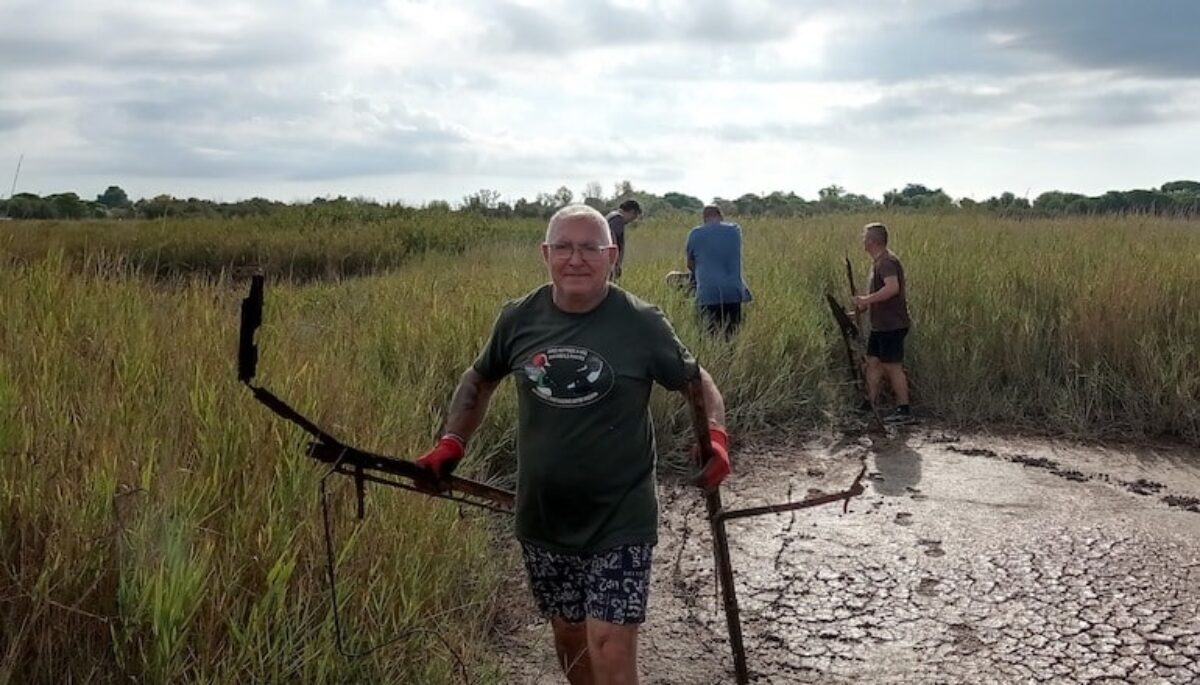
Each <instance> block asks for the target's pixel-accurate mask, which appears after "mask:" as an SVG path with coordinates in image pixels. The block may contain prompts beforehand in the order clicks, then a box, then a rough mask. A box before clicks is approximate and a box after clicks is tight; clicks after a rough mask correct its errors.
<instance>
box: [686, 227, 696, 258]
mask: <svg viewBox="0 0 1200 685" xmlns="http://www.w3.org/2000/svg"><path fill="white" fill-rule="evenodd" d="M684 249H685V250H686V251H687V258H688V259H690V260H692V261H696V229H694V228H693V229H692V230H691V231H690V232H689V233H688V237H687V245H686V246H685V247H684Z"/></svg>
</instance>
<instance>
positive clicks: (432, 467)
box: [417, 434, 466, 480]
mask: <svg viewBox="0 0 1200 685" xmlns="http://www.w3.org/2000/svg"><path fill="white" fill-rule="evenodd" d="M464 452H466V446H465V445H464V444H463V440H462V438H460V437H458V436H457V435H450V434H446V435H443V436H442V439H441V440H438V444H437V446H436V447H434V448H433V449H431V450H429V451H428V452H426V453H425V454H424V455H422V456H421V458H420V459H418V460H417V466H420V467H421V468H423V469H426V470H428V471H429V472H430V473H432V474H433V477H434V479H436V480H441V479H443V478H445V477H446V476H449V475H450V474H451V473H453V472H454V467H455V466H458V462H459V460H460V459H462V458H463V454H464Z"/></svg>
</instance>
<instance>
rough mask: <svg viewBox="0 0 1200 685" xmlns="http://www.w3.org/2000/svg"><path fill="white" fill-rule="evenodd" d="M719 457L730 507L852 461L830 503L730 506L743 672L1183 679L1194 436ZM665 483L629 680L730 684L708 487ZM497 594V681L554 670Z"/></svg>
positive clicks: (527, 619) (940, 439) (1197, 598)
mask: <svg viewBox="0 0 1200 685" xmlns="http://www.w3.org/2000/svg"><path fill="white" fill-rule="evenodd" d="M735 459H736V466H735V468H736V477H735V478H733V479H731V480H730V481H729V483H728V486H727V487H725V488H723V496H724V498H725V506H726V507H727V508H738V507H743V506H753V505H758V504H766V503H773V502H781V501H785V500H788V499H799V498H803V497H807V496H810V495H812V494H816V493H817V492H834V491H837V490H841V489H844V488H845V487H846V486H847V485H848V484H849V483H850V482H851V481H852V480H853V477H854V475H855V473H857V471H858V469H859V468H860V465H861V463H862V460H864V459H865V460H866V463H867V466H868V479H867V480H866V481H865V482H866V484H867V491H866V493H864V495H863V496H861V497H858V498H856V499H855V500H854V501H853V502H852V503H851V505H850V507H849V511H848V512H847V513H845V514H843V513H842V508H841V506H840V505H830V506H824V507H820V508H816V509H807V510H802V511H798V512H794V513H790V514H777V515H767V516H761V517H756V518H750V519H740V520H735V521H730V522H728V531H729V538H730V545H731V550H732V558H733V565H734V571H735V576H736V583H737V591H738V600H739V603H740V606H741V613H742V625H743V631H744V633H745V641H746V651H747V660H748V662H749V667H750V672H751V682H754V683H809V682H811V683H852V682H853V683H862V682H871V683H1041V682H1054V683H1123V682H1135V683H1200V450H1196V449H1189V448H1183V447H1159V448H1145V449H1138V450H1129V449H1106V448H1096V447H1082V446H1074V445H1069V444H1065V443H1054V442H1047V441H1038V440H1020V439H1018V440H1014V439H1008V438H996V437H990V436H959V435H945V434H941V433H936V432H924V431H914V432H910V433H906V434H902V435H898V436H893V437H891V438H888V439H884V438H878V437H877V438H871V437H862V438H848V437H841V438H837V439H835V438H827V439H824V440H822V439H813V440H811V441H809V442H806V443H803V444H797V445H793V446H772V447H763V446H755V445H747V446H742V447H741V448H740V449H739V450H738V451H737V452H736V453H735ZM660 496H661V500H662V509H663V517H662V525H661V532H660V536H661V537H660V541H659V545H658V548H657V550H656V558H655V576H654V584H653V590H652V594H651V609H650V619H649V622H648V623H647V624H646V625H645V627H644V629H643V633H642V641H641V649H640V652H641V654H640V663H641V671H642V676H643V682H644V683H672V684H674V683H687V684H703V683H730V682H733V680H734V678H733V671H732V660H731V658H730V652H729V646H728V642H727V637H726V628H725V618H724V614H723V613H722V612H721V609H720V607H721V604H720V602H719V599H718V597H717V595H716V584H715V577H714V573H713V562H712V552H711V546H710V545H711V542H710V537H709V532H708V526H707V522H706V521H705V519H704V507H703V503H702V501H701V499H700V497H699V496H698V494H697V492H696V491H695V490H694V489H691V488H689V487H687V486H685V485H682V484H678V485H677V484H666V485H663V486H662V488H661V491H660ZM518 585H519V584H518ZM513 594H514V595H522V597H521V599H520V600H516V601H517V603H518V604H519V603H520V602H524V603H525V604H524V605H523V608H522V609H519V610H514V616H515V617H520V618H519V619H518V620H517V622H518V623H519V624H520V627H519V628H518V629H517V630H514V631H512V632H510V633H509V634H507V635H505V636H504V637H502V638H501V639H500V640H501V645H500V646H501V651H502V652H505V653H507V654H508V655H509V656H508V663H507V665H506V668H507V672H508V676H507V677H508V680H509V682H514V683H526V682H528V683H557V682H563V679H562V676H561V675H559V674H558V672H557V670H556V668H555V665H554V658H553V653H552V650H551V648H550V639H549V629H548V628H546V627H545V626H544V625H543V624H542V623H541V622H540V621H538V620H537V619H536V617H534V616H532V615H531V614H530V613H528V611H529V609H528V599H527V598H525V597H524V596H523V595H524V594H525V593H524V592H523V588H522V591H517V590H516V588H514V593H513ZM510 618H511V617H510Z"/></svg>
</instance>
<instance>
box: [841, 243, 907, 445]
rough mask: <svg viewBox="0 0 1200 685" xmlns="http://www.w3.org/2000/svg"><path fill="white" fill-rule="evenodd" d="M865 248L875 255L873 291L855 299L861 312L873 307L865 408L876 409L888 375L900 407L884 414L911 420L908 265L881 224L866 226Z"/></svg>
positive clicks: (889, 418)
mask: <svg viewBox="0 0 1200 685" xmlns="http://www.w3.org/2000/svg"><path fill="white" fill-rule="evenodd" d="M863 249H864V250H866V252H867V254H868V255H870V256H871V260H872V264H871V276H870V279H869V285H870V290H869V294H867V295H859V296H857V297H855V298H854V304H855V306H856V307H857V308H858V309H859V310H860V311H861V310H864V309H870V310H871V334H870V336H869V337H868V338H867V399H866V401H865V402H864V403H863V407H862V409H863V411H872V410H873V407H874V405H875V402H876V400H877V399H878V398H879V388H880V384H881V382H882V381H883V379H884V378H885V377H886V378H887V380H888V384H889V385H890V386H891V388H892V394H893V395H894V396H895V398H896V409H895V410H894V411H893V412H892V413H891V414H888V415H887V416H886V417H884V420H885V421H888V422H891V423H909V422H911V421H912V410H911V409H910V407H909V399H908V377H907V376H905V374H904V338H905V336H907V335H908V329H909V327H910V326H911V324H912V322H911V321H910V319H909V317H908V289H907V285H906V284H905V280H904V265H902V264H901V263H900V258H899V257H897V256H896V255H895V254H894V253H892V251H891V250H889V249H888V229H887V226H884V225H883V224H881V223H872V224H867V225H866V226H864V227H863Z"/></svg>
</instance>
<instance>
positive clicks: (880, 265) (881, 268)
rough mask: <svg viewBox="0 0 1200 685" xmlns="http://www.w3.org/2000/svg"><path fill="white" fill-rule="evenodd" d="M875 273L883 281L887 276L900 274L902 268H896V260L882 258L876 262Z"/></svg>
mask: <svg viewBox="0 0 1200 685" xmlns="http://www.w3.org/2000/svg"><path fill="white" fill-rule="evenodd" d="M875 275H876V276H877V277H878V278H879V282H880V283H882V282H883V279H885V278H889V277H894V276H899V275H900V270H899V269H897V268H896V262H894V261H892V260H890V259H881V260H879V262H877V263H876V264H875Z"/></svg>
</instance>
